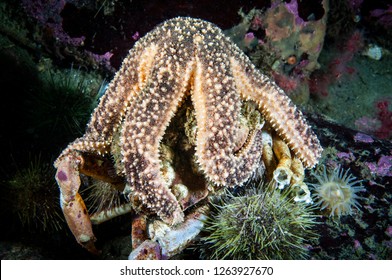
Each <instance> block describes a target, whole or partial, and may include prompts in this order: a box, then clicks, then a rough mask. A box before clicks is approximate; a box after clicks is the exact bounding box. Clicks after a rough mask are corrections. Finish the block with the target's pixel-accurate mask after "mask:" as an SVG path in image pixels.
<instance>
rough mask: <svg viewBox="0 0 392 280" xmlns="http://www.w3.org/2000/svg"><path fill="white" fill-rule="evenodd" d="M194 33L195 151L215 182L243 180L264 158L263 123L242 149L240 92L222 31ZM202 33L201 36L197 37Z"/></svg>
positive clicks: (231, 183)
mask: <svg viewBox="0 0 392 280" xmlns="http://www.w3.org/2000/svg"><path fill="white" fill-rule="evenodd" d="M203 28H204V29H202V31H201V34H198V35H196V36H195V44H196V45H197V64H196V70H195V74H194V88H193V92H192V101H193V104H194V107H195V114H196V121H197V127H198V132H197V144H196V155H197V158H198V161H199V164H200V166H201V168H202V169H203V170H204V172H205V174H206V175H207V177H208V178H209V179H210V180H211V181H213V182H214V183H216V184H219V185H225V186H235V185H240V184H242V183H244V182H245V181H246V180H247V179H248V178H249V177H250V176H251V174H252V173H253V171H254V170H255V169H256V166H257V165H258V164H259V162H260V158H261V150H262V149H261V147H262V143H261V125H260V126H259V127H257V128H255V129H254V130H253V131H251V133H250V135H249V136H248V139H247V141H246V142H245V145H243V146H242V147H241V149H240V150H239V151H236V146H237V144H238V141H239V139H237V138H238V137H239V133H238V132H239V126H240V111H241V104H242V102H241V100H240V95H239V94H238V92H237V89H236V87H235V83H234V79H233V77H232V74H231V71H230V61H229V60H228V57H227V55H226V46H225V45H221V42H222V38H223V34H222V33H221V32H220V31H219V30H218V29H216V28H214V27H213V26H211V25H206V26H203ZM198 36H199V37H198Z"/></svg>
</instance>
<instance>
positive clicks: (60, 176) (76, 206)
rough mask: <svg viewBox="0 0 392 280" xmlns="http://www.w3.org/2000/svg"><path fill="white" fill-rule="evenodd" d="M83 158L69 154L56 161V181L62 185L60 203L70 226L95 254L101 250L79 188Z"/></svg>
mask: <svg viewBox="0 0 392 280" xmlns="http://www.w3.org/2000/svg"><path fill="white" fill-rule="evenodd" d="M81 162H82V158H81V157H80V156H79V155H77V154H75V153H72V154H68V156H65V157H63V158H62V159H61V160H60V161H59V162H57V163H56V165H57V166H56V167H57V173H56V181H57V184H58V185H59V187H60V205H61V209H62V210H63V213H64V216H65V219H66V221H67V224H68V227H69V228H70V230H71V231H72V233H73V235H74V236H75V238H76V240H77V241H78V243H79V244H80V245H82V246H83V247H84V248H86V249H87V250H88V251H89V252H91V253H93V254H98V253H99V251H98V250H97V249H96V248H95V246H94V242H95V240H96V238H95V236H94V234H93V230H92V226H91V221H90V217H89V215H88V212H87V209H86V205H85V204H84V201H83V199H82V197H81V196H80V195H79V193H78V190H79V187H80V177H79V165H80V164H81Z"/></svg>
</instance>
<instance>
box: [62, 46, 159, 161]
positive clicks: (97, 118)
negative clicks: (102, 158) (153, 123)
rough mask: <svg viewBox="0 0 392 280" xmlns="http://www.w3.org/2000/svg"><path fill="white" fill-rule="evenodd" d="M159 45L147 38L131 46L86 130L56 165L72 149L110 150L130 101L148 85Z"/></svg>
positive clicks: (69, 146)
mask: <svg viewBox="0 0 392 280" xmlns="http://www.w3.org/2000/svg"><path fill="white" fill-rule="evenodd" d="M145 40H146V39H145ZM145 40H141V41H145ZM155 47H156V46H155V45H150V46H149V47H143V42H139V43H137V44H136V45H135V47H134V48H132V49H131V50H130V52H129V54H128V56H127V57H126V58H125V59H124V61H123V63H122V66H121V68H120V70H119V71H118V72H117V73H116V75H115V76H114V78H113V80H112V82H111V83H110V84H109V87H108V89H107V91H106V93H105V94H104V95H103V96H102V98H101V99H100V102H99V104H98V106H97V107H96V108H95V110H94V112H93V113H92V115H91V119H90V121H89V123H88V125H87V129H86V133H85V134H84V135H83V137H80V138H78V139H76V140H75V141H73V142H72V143H70V144H69V145H68V146H67V148H66V149H64V150H63V152H62V153H61V154H60V156H59V157H58V159H57V160H56V162H55V166H57V165H58V164H59V161H60V160H61V159H62V158H63V157H64V156H66V155H68V154H70V153H78V152H89V153H94V154H98V155H102V154H106V153H108V152H109V151H110V146H111V143H112V138H113V135H114V134H115V132H116V131H117V130H118V128H119V127H120V125H121V122H122V120H123V118H124V116H125V113H126V110H127V107H128V104H129V103H130V102H131V101H132V100H133V99H134V98H136V96H137V93H138V92H139V91H140V88H143V87H144V86H145V83H146V77H147V76H148V75H149V73H148V71H149V70H150V69H151V65H152V63H153V60H152V59H151V57H153V56H154V54H155V53H156V52H157V51H158V50H157V49H156V48H155Z"/></svg>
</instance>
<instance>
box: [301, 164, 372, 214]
mask: <svg viewBox="0 0 392 280" xmlns="http://www.w3.org/2000/svg"><path fill="white" fill-rule="evenodd" d="M349 171H350V170H349V169H348V170H346V171H345V172H344V169H342V168H340V166H338V167H337V168H335V169H334V170H332V171H331V172H329V173H327V170H326V168H325V167H324V168H323V171H322V172H320V173H315V174H313V176H314V177H315V178H316V179H317V181H318V183H314V184H309V185H310V186H312V187H313V189H314V191H315V194H314V199H315V201H316V206H319V207H320V210H324V209H328V210H329V211H330V216H335V215H336V216H338V217H340V216H343V215H351V214H352V210H353V207H355V208H357V209H358V210H359V207H360V204H359V202H358V199H361V197H359V196H358V195H357V193H358V192H361V191H364V190H365V189H364V187H363V186H362V185H361V184H360V183H361V181H362V180H356V179H357V178H356V177H354V176H353V175H352V174H350V173H349Z"/></svg>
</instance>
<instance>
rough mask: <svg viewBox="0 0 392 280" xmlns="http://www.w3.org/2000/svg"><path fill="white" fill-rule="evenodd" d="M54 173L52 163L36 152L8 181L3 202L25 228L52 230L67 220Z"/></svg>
mask: <svg viewBox="0 0 392 280" xmlns="http://www.w3.org/2000/svg"><path fill="white" fill-rule="evenodd" d="M54 174H55V170H54V169H53V167H52V165H51V164H48V163H46V162H44V161H43V160H42V159H41V157H40V156H37V157H35V158H33V159H32V160H31V162H30V165H29V166H28V167H26V168H22V169H18V170H17V171H16V174H15V175H14V176H13V177H12V178H11V180H9V181H8V182H7V184H6V190H5V194H4V195H5V197H3V199H4V202H5V203H6V205H7V206H8V207H9V209H11V211H12V213H11V215H15V217H18V220H19V222H20V224H21V225H22V227H23V228H24V229H28V230H31V231H37V232H49V233H53V232H56V231H59V230H61V229H62V227H63V225H64V224H65V221H64V219H63V215H62V213H61V209H60V207H59V205H58V196H59V191H58V188H56V182H55V180H54Z"/></svg>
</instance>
